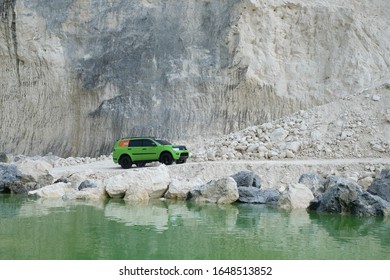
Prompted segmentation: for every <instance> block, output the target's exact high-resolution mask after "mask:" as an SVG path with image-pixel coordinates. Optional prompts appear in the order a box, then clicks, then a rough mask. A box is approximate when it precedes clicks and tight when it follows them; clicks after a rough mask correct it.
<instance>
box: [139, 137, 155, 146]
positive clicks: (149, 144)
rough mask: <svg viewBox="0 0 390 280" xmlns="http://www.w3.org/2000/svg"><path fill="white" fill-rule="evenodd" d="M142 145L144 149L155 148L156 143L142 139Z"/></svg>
mask: <svg viewBox="0 0 390 280" xmlns="http://www.w3.org/2000/svg"><path fill="white" fill-rule="evenodd" d="M142 145H143V146H145V147H154V146H156V143H154V142H153V141H152V140H150V139H144V141H143V143H142Z"/></svg>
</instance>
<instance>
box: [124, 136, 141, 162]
mask: <svg viewBox="0 0 390 280" xmlns="http://www.w3.org/2000/svg"><path fill="white" fill-rule="evenodd" d="M142 141H143V139H131V140H130V143H129V147H128V148H127V149H128V151H129V153H130V155H131V159H132V160H133V161H140V160H143V159H142V157H143V145H142Z"/></svg>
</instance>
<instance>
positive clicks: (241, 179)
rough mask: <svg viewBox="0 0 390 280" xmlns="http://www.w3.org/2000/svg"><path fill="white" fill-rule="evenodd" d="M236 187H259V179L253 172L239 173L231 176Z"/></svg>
mask: <svg viewBox="0 0 390 280" xmlns="http://www.w3.org/2000/svg"><path fill="white" fill-rule="evenodd" d="M231 177H232V178H233V179H234V181H236V183H237V186H238V187H255V188H258V189H259V188H260V187H261V179H260V177H259V176H258V175H257V174H256V173H255V172H253V171H240V172H237V173H235V174H233V175H232V176H231Z"/></svg>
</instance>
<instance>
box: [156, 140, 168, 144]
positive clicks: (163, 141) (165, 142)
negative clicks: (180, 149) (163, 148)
mask: <svg viewBox="0 0 390 280" xmlns="http://www.w3.org/2000/svg"><path fill="white" fill-rule="evenodd" d="M156 141H157V142H158V143H159V144H161V145H172V144H171V143H169V142H168V141H166V140H161V139H156Z"/></svg>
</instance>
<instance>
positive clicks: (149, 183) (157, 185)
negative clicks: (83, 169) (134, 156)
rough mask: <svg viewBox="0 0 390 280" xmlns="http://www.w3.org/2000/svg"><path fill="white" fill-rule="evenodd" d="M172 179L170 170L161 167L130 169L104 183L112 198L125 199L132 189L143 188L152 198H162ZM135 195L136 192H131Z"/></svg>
mask: <svg viewBox="0 0 390 280" xmlns="http://www.w3.org/2000/svg"><path fill="white" fill-rule="evenodd" d="M170 182H171V178H170V176H169V173H168V168H167V167H166V166H165V165H160V166H159V167H157V168H154V167H152V168H142V169H130V170H127V171H126V172H124V173H122V174H119V175H116V176H113V177H110V178H108V179H106V180H105V181H104V185H105V186H106V191H107V193H108V194H109V196H110V197H125V195H126V193H127V191H128V190H129V189H131V188H135V189H138V188H143V189H144V190H146V191H147V193H148V195H149V197H150V198H160V197H161V196H162V195H163V194H164V192H165V191H166V190H167V188H168V185H169V183H170ZM130 192H132V193H134V192H135V191H130Z"/></svg>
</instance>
